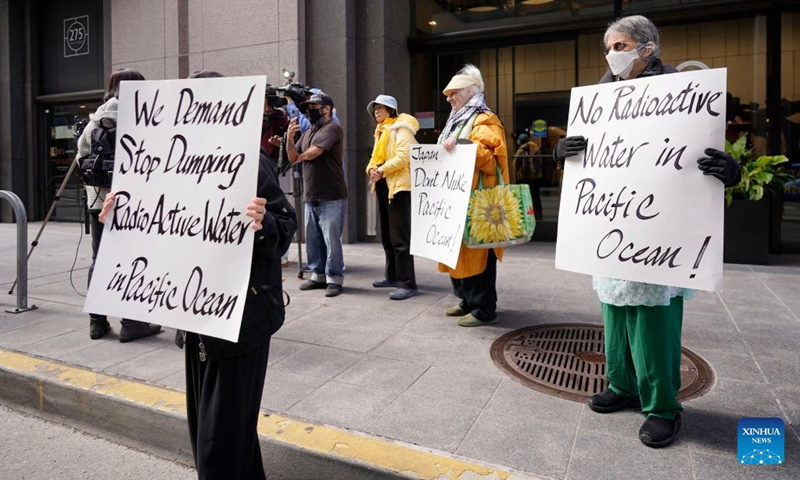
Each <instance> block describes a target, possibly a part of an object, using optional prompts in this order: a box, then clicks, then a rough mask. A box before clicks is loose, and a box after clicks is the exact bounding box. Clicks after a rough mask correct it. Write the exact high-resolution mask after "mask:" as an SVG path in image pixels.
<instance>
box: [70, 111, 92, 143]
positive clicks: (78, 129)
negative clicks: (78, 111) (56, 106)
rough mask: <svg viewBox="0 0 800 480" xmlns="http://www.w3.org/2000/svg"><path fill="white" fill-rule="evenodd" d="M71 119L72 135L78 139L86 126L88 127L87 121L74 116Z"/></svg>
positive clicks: (84, 118)
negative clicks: (72, 120) (72, 121)
mask: <svg viewBox="0 0 800 480" xmlns="http://www.w3.org/2000/svg"><path fill="white" fill-rule="evenodd" d="M73 118H74V120H75V123H73V124H72V134H73V135H75V138H80V137H81V134H82V133H83V129H84V128H86V125H89V119H88V118H86V117H81V116H80V115H75V117H73Z"/></svg>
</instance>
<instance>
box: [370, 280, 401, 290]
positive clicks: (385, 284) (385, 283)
mask: <svg viewBox="0 0 800 480" xmlns="http://www.w3.org/2000/svg"><path fill="white" fill-rule="evenodd" d="M372 286H373V287H375V288H390V287H396V286H397V282H395V281H394V280H389V279H388V278H381V279H380V280H375V281H374V282H372Z"/></svg>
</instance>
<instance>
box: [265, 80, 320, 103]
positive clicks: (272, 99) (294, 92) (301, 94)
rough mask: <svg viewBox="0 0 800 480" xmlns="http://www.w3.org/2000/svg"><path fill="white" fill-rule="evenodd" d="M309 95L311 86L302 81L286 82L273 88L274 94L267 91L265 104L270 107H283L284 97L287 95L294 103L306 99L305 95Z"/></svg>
mask: <svg viewBox="0 0 800 480" xmlns="http://www.w3.org/2000/svg"><path fill="white" fill-rule="evenodd" d="M308 95H311V87H309V86H306V85H303V84H302V83H287V84H286V85H284V86H282V87H278V88H276V89H275V94H273V95H270V94H269V92H268V93H267V105H269V106H270V107H272V108H283V107H285V106H286V103H287V101H286V98H285V97H289V98H291V99H292V101H294V103H295V104H296V105H300V104H301V103H303V102H305V101H306V97H307V96H308Z"/></svg>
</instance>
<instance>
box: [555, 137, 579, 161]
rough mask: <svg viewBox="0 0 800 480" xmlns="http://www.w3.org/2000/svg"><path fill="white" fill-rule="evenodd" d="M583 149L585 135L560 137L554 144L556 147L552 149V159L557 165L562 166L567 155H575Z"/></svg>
mask: <svg viewBox="0 0 800 480" xmlns="http://www.w3.org/2000/svg"><path fill="white" fill-rule="evenodd" d="M584 150H586V138H585V137H582V136H580V135H575V136H572V137H566V138H562V139H561V140H559V141H558V143H557V144H556V148H555V149H553V160H555V161H556V163H557V164H558V165H559V166H562V165H564V160H566V159H567V157H572V156H575V155H577V154H579V153H581V152H582V151H584Z"/></svg>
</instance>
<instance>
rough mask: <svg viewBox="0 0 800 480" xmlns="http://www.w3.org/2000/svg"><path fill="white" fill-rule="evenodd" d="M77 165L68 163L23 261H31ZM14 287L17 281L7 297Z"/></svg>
mask: <svg viewBox="0 0 800 480" xmlns="http://www.w3.org/2000/svg"><path fill="white" fill-rule="evenodd" d="M77 165H78V160H74V161H73V162H72V163H70V165H69V170H67V174H66V175H64V180H63V181H62V182H61V186H60V187H58V191H57V192H56V196H55V198H54V199H53V203H52V204H50V210H48V211H47V215H45V217H44V221H43V222H42V226H41V227H39V232H38V233H37V234H36V238H34V239H33V241H32V242H31V249H30V250H28V257H27V258H26V259H25V261H28V260H30V259H31V255H33V251H34V250H35V249H36V247H37V246H38V245H39V238H40V237H41V236H42V233H43V232H44V229H45V227H47V222H49V221H50V217H51V216H52V215H53V212H54V211H55V210H56V205H57V204H58V201H59V200H61V194H62V193H64V189H65V188H66V187H67V183H69V179H70V178H71V177H72V173H73V172H74V171H75V167H76V166H77ZM81 203H83V208H84V209H85V208H86V202H81ZM84 218H85V219H86V220H85V222H86V229H87V232H86V233H89V232H88V229H89V216H88V215H85V216H84ZM16 286H17V279H15V280H14V283H13V284H12V285H11V290H9V291H8V294H9V295H11V294H13V293H14V288H16Z"/></svg>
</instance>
